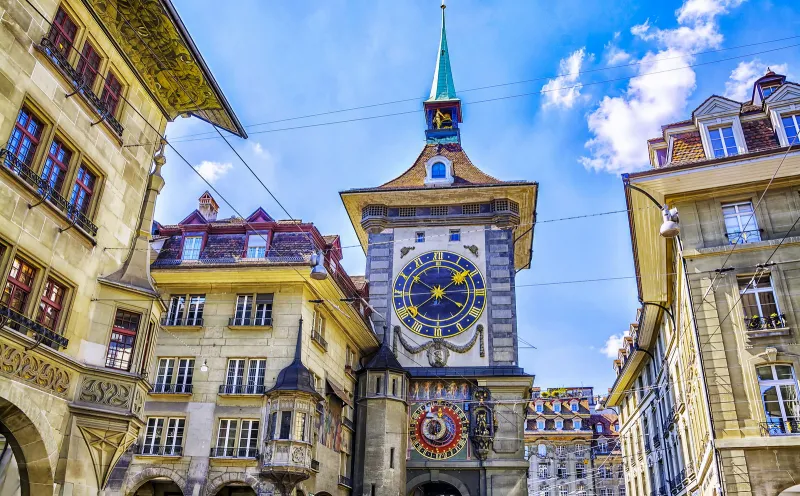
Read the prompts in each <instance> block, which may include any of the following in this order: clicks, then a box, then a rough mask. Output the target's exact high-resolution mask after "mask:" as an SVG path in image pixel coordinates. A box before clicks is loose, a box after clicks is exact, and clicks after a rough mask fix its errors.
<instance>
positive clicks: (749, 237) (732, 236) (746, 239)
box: [725, 229, 761, 245]
mask: <svg viewBox="0 0 800 496" xmlns="http://www.w3.org/2000/svg"><path fill="white" fill-rule="evenodd" d="M725 237H726V238H728V243H730V244H732V245H734V244H737V245H741V244H744V243H755V242H756V241H761V230H760V229H753V230H751V231H734V232H729V233H725Z"/></svg>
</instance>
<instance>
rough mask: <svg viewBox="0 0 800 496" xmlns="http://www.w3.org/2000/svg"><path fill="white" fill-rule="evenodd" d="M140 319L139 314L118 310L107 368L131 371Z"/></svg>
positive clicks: (112, 332)
mask: <svg viewBox="0 0 800 496" xmlns="http://www.w3.org/2000/svg"><path fill="white" fill-rule="evenodd" d="M140 318H141V315H139V314H138V313H133V312H128V311H127V310H121V309H117V314H116V316H115V318H114V327H113V328H112V329H111V341H110V342H109V343H108V351H107V352H106V367H110V368H114V369H120V370H130V368H131V360H132V358H133V349H134V346H135V344H136V333H137V331H138V329H139V319H140Z"/></svg>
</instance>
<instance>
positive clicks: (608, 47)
mask: <svg viewBox="0 0 800 496" xmlns="http://www.w3.org/2000/svg"><path fill="white" fill-rule="evenodd" d="M619 37H620V32H619V31H617V32H616V33H614V38H613V39H612V40H611V41H609V42H608V43H606V44H605V46H604V47H603V48H604V49H605V53H604V54H603V57H604V58H605V59H606V65H620V64H624V63H625V62H627V61H629V60H630V59H631V54H629V53H628V52H626V51H625V50H623V49H621V48H620V47H619V46H617V43H618V41H619Z"/></svg>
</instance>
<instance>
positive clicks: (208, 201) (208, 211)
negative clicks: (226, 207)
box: [197, 191, 219, 222]
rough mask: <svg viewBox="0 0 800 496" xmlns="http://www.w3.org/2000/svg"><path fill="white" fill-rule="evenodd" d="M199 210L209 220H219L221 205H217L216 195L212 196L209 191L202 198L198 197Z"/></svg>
mask: <svg viewBox="0 0 800 496" xmlns="http://www.w3.org/2000/svg"><path fill="white" fill-rule="evenodd" d="M197 211H198V212H200V214H201V215H202V216H203V217H205V219H206V220H207V221H209V222H213V221H215V220H217V212H219V205H217V202H216V200H214V197H213V196H211V193H209V192H208V191H206V192H205V193H203V194H202V195H201V196H200V198H198V207H197Z"/></svg>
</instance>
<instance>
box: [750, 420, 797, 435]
mask: <svg viewBox="0 0 800 496" xmlns="http://www.w3.org/2000/svg"><path fill="white" fill-rule="evenodd" d="M759 425H760V426H761V435H762V436H796V435H798V434H800V423H798V420H797V419H771V420H768V421H767V422H762V423H761V424H759Z"/></svg>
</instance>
